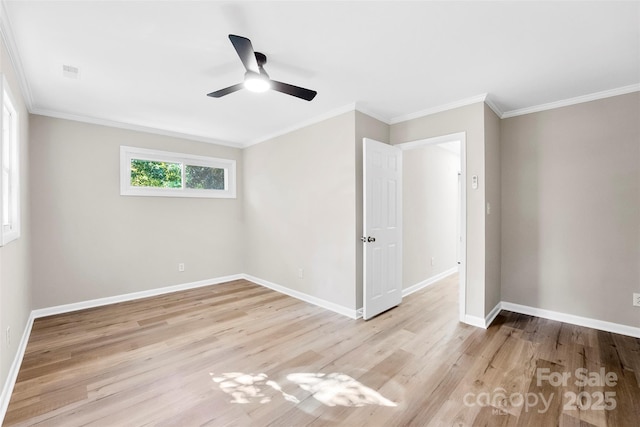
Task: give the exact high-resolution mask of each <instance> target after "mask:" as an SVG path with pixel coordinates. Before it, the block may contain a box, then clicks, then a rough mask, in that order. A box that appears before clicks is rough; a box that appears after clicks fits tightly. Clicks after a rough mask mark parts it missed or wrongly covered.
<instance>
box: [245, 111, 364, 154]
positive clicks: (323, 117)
mask: <svg viewBox="0 0 640 427" xmlns="http://www.w3.org/2000/svg"><path fill="white" fill-rule="evenodd" d="M356 109H357V108H356V104H355V103H351V104H347V105H343V106H342V107H339V108H336V109H335V110H331V111H329V112H327V113H324V114H320V115H319V116H315V117H313V118H312V119H309V120H305V121H302V122H300V123H297V124H295V125H293V126H290V127H287V128H284V129H281V130H279V131H277V132H274V133H271V134H268V135H266V136H261V137H260V138H257V139H254V140H251V141H249V142H247V143H246V144H243V145H242V147H243V148H246V147H251V146H252V145H256V144H260V143H261V142H265V141H268V140H270V139H273V138H277V137H279V136H282V135H286V134H288V133H291V132H294V131H296V130H299V129H302V128H306V127H307V126H311V125H314V124H316V123H320V122H323V121H325V120H328V119H331V118H333V117H337V116H339V115H342V114H344V113H348V112H350V111H355V110H356ZM361 112H362V111H361ZM364 114H367V113H364Z"/></svg>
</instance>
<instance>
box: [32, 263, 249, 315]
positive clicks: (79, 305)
mask: <svg viewBox="0 0 640 427" xmlns="http://www.w3.org/2000/svg"><path fill="white" fill-rule="evenodd" d="M242 278H243V275H242V274H234V275H232V276H223V277H216V278H215V279H208V280H198V281H197V282H190V283H183V284H180V285H174V286H165V287H162V288H156V289H149V290H148V291H140V292H132V293H129V294H122V295H115V296H112V297H105V298H97V299H92V300H88V301H81V302H74V303H71V304H63V305H57V306H54V307H48V308H39V309H37V310H33V315H34V316H33V317H34V318H35V319H37V318H39V317H45V316H52V315H54V314H62V313H70V312H72V311H78V310H84V309H87V308H94V307H100V306H103V305H109V304H115V303H118V302H125V301H133V300H137V299H141V298H148V297H154V296H158V295H164V294H170V293H173V292H178V291H185V290H188V289H195V288H201V287H203V286H210V285H218V284H220V283H226V282H231V281H233V280H240V279H242Z"/></svg>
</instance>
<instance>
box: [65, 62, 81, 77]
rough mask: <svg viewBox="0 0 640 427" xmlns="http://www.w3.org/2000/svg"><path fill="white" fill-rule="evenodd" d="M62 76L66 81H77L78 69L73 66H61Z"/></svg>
mask: <svg viewBox="0 0 640 427" xmlns="http://www.w3.org/2000/svg"><path fill="white" fill-rule="evenodd" d="M62 75H63V76H64V77H66V78H68V79H78V78H80V69H79V68H78V67H74V66H73V65H63V66H62Z"/></svg>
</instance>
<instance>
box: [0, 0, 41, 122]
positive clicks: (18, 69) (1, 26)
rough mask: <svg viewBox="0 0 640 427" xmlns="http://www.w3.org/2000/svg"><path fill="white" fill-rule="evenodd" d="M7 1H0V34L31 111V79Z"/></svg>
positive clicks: (26, 103)
mask: <svg viewBox="0 0 640 427" xmlns="http://www.w3.org/2000/svg"><path fill="white" fill-rule="evenodd" d="M6 3H7V1H6V0H2V1H0V34H1V35H2V39H3V40H4V44H5V46H6V47H7V51H8V52H7V53H8V54H9V59H10V60H11V65H13V69H14V71H15V75H16V78H17V80H18V85H19V86H20V90H21V91H22V98H23V99H24V103H25V105H26V107H27V109H28V110H29V112H31V108H32V107H33V95H32V93H31V86H30V85H29V80H27V77H26V75H25V73H24V67H23V66H22V59H21V58H20V52H19V51H18V47H17V46H16V41H15V39H14V37H13V29H12V27H11V21H10V20H9V14H8V13H7V6H6Z"/></svg>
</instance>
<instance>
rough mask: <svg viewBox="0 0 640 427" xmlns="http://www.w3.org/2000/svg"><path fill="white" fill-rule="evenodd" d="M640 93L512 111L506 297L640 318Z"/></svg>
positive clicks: (611, 317) (505, 157)
mask: <svg viewBox="0 0 640 427" xmlns="http://www.w3.org/2000/svg"><path fill="white" fill-rule="evenodd" d="M639 106H640V94H639V93H638V92H635V93H632V94H628V95H622V96H617V97H612V98H607V99H602V100H598V101H593V102H588V103H583V104H578V105H573V106H569V107H564V108H558V109H554V110H549V111H544V112H540V113H534V114H528V115H524V116H519V117H514V118H509V119H505V120H502V123H501V136H502V138H501V139H502V158H501V162H502V207H503V216H502V299H503V300H504V301H508V302H513V303H517V304H524V305H528V306H532V307H538V308H543V309H548V310H554V311H558V312H562V313H568V314H574V315H578V316H585V317H589V318H594V319H600V320H605V321H610V322H616V323H621V324H625V325H630V326H635V327H638V326H640V309H638V308H637V307H633V306H632V305H631V297H632V292H640V271H639V265H640V262H639V261H640V133H639V129H638V128H639V123H640V108H639Z"/></svg>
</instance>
